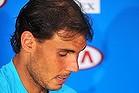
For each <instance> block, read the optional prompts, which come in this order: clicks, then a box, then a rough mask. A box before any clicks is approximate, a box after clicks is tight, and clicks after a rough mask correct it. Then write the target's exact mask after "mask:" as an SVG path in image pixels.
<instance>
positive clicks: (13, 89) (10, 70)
mask: <svg viewBox="0 0 139 93" xmlns="http://www.w3.org/2000/svg"><path fill="white" fill-rule="evenodd" d="M0 93H28V91H27V90H26V88H25V87H24V85H23V84H22V81H21V80H20V77H19V75H18V73H17V71H16V68H15V66H14V64H13V62H12V60H11V62H10V63H8V64H7V65H5V66H3V67H2V68H1V69H0ZM49 93H77V92H75V91H74V90H73V89H71V88H70V87H68V86H66V85H63V86H62V88H61V89H59V90H56V91H53V90H49Z"/></svg>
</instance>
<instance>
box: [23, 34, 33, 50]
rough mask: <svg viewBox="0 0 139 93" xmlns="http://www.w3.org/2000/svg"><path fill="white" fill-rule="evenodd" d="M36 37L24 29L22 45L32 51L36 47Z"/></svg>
mask: <svg viewBox="0 0 139 93" xmlns="http://www.w3.org/2000/svg"><path fill="white" fill-rule="evenodd" d="M34 44H35V38H34V36H33V35H32V33H31V32H29V31H24V32H23V33H22V35H21V45H22V48H23V49H24V50H25V51H26V52H31V51H32V49H33V48H34V47H35V46H34Z"/></svg>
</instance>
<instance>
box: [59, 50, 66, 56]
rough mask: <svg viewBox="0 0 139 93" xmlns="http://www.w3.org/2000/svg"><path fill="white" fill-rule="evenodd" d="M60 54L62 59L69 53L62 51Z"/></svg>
mask: <svg viewBox="0 0 139 93" xmlns="http://www.w3.org/2000/svg"><path fill="white" fill-rule="evenodd" d="M58 54H59V56H60V57H64V56H67V54H68V52H66V51H60V52H59V53H58Z"/></svg>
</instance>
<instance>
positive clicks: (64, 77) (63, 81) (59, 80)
mask: <svg viewBox="0 0 139 93" xmlns="http://www.w3.org/2000/svg"><path fill="white" fill-rule="evenodd" d="M67 78H68V76H57V77H56V81H57V82H58V83H59V84H61V85H62V84H64V83H65V82H66V79H67Z"/></svg>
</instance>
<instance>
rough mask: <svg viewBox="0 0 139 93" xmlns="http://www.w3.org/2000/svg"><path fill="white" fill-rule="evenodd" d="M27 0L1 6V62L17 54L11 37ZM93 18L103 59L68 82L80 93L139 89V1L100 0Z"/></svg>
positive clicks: (135, 92)
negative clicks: (17, 18) (97, 10)
mask: <svg viewBox="0 0 139 93" xmlns="http://www.w3.org/2000/svg"><path fill="white" fill-rule="evenodd" d="M88 1H89V0H88ZM25 2H27V0H18V1H17V0H7V1H6V3H5V5H3V6H1V7H0V58H1V61H0V66H2V65H4V64H6V63H8V62H9V61H10V60H11V58H12V57H13V56H14V53H13V51H12V48H11V46H10V42H9V38H10V36H11V34H12V33H13V32H14V29H15V28H14V24H15V20H16V16H17V15H18V12H19V10H20V9H21V7H22V6H23V5H24V4H25ZM100 2H101V3H100V8H101V12H100V13H99V14H88V15H89V16H90V17H91V19H92V20H93V22H94V23H93V28H94V31H95V35H94V40H93V41H92V42H90V43H88V45H91V46H94V47H96V48H97V49H99V50H100V51H101V52H102V54H103V61H102V62H101V64H99V65H98V66H96V67H93V68H89V69H84V70H80V71H79V72H78V73H73V74H72V75H71V77H70V78H69V79H68V81H67V82H66V84H67V85H69V86H71V87H72V88H74V89H75V90H77V91H78V92H79V93H139V1H138V0H100Z"/></svg>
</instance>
